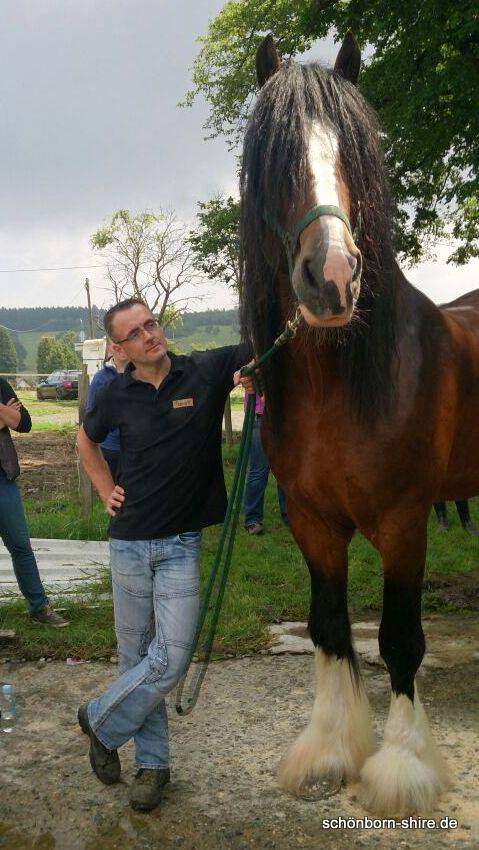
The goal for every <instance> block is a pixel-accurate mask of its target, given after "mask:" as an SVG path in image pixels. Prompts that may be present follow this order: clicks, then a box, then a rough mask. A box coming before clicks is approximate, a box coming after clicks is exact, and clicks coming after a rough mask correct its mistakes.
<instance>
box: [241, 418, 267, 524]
mask: <svg viewBox="0 0 479 850" xmlns="http://www.w3.org/2000/svg"><path fill="white" fill-rule="evenodd" d="M268 475H269V464H268V461H267V459H266V455H265V453H264V451H263V446H262V444H261V416H256V417H255V421H254V426H253V435H252V438H251V452H250V466H249V472H248V478H247V480H246V487H245V492H244V524H245V526H248V525H254V524H255V523H256V522H263V515H264V491H265V490H266V484H267V482H268Z"/></svg>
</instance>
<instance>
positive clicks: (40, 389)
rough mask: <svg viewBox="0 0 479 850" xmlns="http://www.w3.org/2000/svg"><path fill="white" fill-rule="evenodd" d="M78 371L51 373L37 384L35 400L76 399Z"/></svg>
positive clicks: (79, 373) (65, 370)
mask: <svg viewBox="0 0 479 850" xmlns="http://www.w3.org/2000/svg"><path fill="white" fill-rule="evenodd" d="M80 375H81V372H80V371H78V369H62V370H59V371H58V372H52V374H51V375H49V376H48V378H44V379H43V381H40V383H39V384H37V398H38V399H40V400H43V399H44V398H56V399H58V401H60V400H63V399H67V398H78V378H79V377H80Z"/></svg>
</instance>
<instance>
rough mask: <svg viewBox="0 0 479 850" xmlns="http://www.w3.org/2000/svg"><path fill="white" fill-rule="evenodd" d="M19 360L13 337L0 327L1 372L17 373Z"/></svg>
mask: <svg viewBox="0 0 479 850" xmlns="http://www.w3.org/2000/svg"><path fill="white" fill-rule="evenodd" d="M17 369H18V358H17V352H16V351H15V346H14V344H13V340H12V337H11V336H10V334H9V332H8V331H7V329H6V328H2V327H1V326H0V372H4V373H5V372H6V373H7V374H8V373H10V372H16V371H17Z"/></svg>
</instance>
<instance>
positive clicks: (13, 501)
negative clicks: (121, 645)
mask: <svg viewBox="0 0 479 850" xmlns="http://www.w3.org/2000/svg"><path fill="white" fill-rule="evenodd" d="M31 427H32V420H31V419H30V414H29V413H28V410H27V409H26V407H24V406H23V405H22V404H21V403H20V402H19V400H18V398H17V397H16V395H15V392H14V391H13V389H12V387H11V386H10V384H9V383H8V381H5V380H4V379H3V378H0V432H4V433H3V434H0V438H1V439H2V444H3V446H4V449H3V451H5V454H3V451H2V457H3V460H4V463H5V466H6V467H7V454H6V452H7V451H8V453H9V461H10V463H9V464H8V468H4V467H3V465H1V464H0V537H1V538H2V540H3V542H4V544H5V546H6V548H7V549H8V551H9V552H10V555H11V557H12V563H13V570H14V573H15V576H16V579H17V582H18V586H19V588H20V590H21V592H22V594H23V596H24V597H25V599H26V601H27V605H28V608H29V611H30V617H31V619H32V620H34V621H35V622H37V623H42V625H45V626H54V627H55V628H57V629H59V628H62V627H63V626H68V620H65V619H63V617H60V615H59V614H57V613H56V612H55V611H54V610H53V609H52V608H51V606H50V604H49V602H48V598H47V595H46V593H45V589H44V587H43V584H42V581H41V578H40V573H39V572H38V566H37V562H36V559H35V555H34V554H33V551H32V546H31V543H30V535H29V533H28V528H27V521H26V519H25V512H24V510H23V505H22V499H21V495H20V490H19V489H18V487H17V485H16V483H15V480H14V478H15V477H16V476H17V475H18V472H19V470H18V464H17V463H16V451H15V447H14V446H13V444H12V443H10V436H9V434H8V429H9V428H13V430H14V431H19V432H20V433H25V432H28V431H30V430H31ZM12 461H15V463H12ZM13 466H16V471H14V472H13V473H12V471H11V468H10V467H13Z"/></svg>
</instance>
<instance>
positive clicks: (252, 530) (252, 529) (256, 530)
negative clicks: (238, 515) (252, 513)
mask: <svg viewBox="0 0 479 850" xmlns="http://www.w3.org/2000/svg"><path fill="white" fill-rule="evenodd" d="M245 529H246V531H247V532H248V534H262V533H263V531H264V525H263V523H262V522H254V523H252V525H245Z"/></svg>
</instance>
